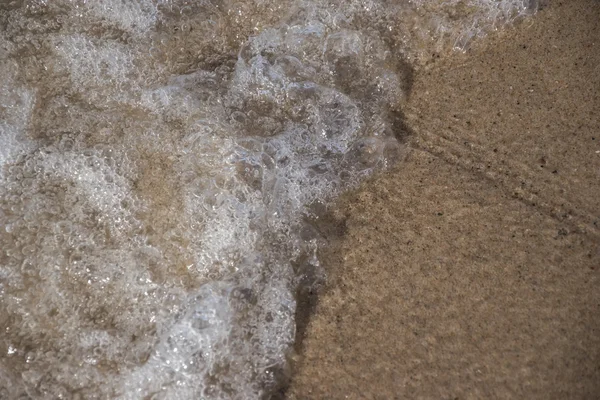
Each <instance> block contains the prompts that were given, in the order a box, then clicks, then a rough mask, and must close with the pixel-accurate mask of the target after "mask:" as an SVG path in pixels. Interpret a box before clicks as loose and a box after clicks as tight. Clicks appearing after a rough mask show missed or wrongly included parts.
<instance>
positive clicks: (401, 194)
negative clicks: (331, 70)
mask: <svg viewBox="0 0 600 400" xmlns="http://www.w3.org/2000/svg"><path fill="white" fill-rule="evenodd" d="M406 117H407V122H408V125H409V126H410V127H411V128H412V131H413V136H412V138H411V139H410V143H409V147H410V149H411V151H410V152H409V154H408V156H407V158H406V160H404V161H403V162H402V163H400V164H399V165H398V166H397V167H396V168H395V169H394V170H393V171H390V172H389V173H387V174H385V175H383V176H379V177H377V178H376V179H373V180H372V181H370V182H367V183H365V184H364V185H363V186H362V187H361V188H360V189H359V190H357V191H355V192H353V193H350V194H348V195H347V196H346V197H345V198H344V199H342V200H341V201H340V203H339V207H338V209H337V210H334V211H333V212H332V213H331V218H332V220H333V222H334V223H335V224H336V226H337V227H339V229H335V230H334V231H335V232H331V231H330V232H326V234H327V236H328V240H329V241H330V246H329V248H328V250H326V251H325V254H323V259H324V261H325V265H326V267H327V273H328V281H327V284H326V287H325V289H324V290H323V292H322V294H321V295H320V296H319V300H318V304H317V306H316V312H315V313H314V315H313V316H312V317H311V319H310V322H309V323H308V325H307V326H306V327H303V328H302V329H301V331H302V332H301V334H302V335H301V336H302V338H301V339H303V340H302V342H301V343H300V345H299V348H300V349H301V354H300V356H299V359H298V362H297V369H296V372H295V375H294V377H293V380H292V384H291V387H290V388H289V390H288V392H287V397H288V398H289V399H342V398H343V399H392V398H398V399H416V398H431V399H455V398H459V399H481V398H521V399H533V398H540V399H551V398H552V399H554V398H555V399H566V398H569V399H594V398H600V287H599V285H600V179H599V178H600V3H599V2H598V1H594V0H574V1H568V2H566V1H565V2H561V1H558V0H557V1H554V2H553V3H552V4H551V6H550V7H548V8H547V9H545V10H543V11H541V12H540V13H539V14H538V15H537V16H536V17H534V18H532V19H529V20H526V21H525V22H523V23H521V24H519V25H518V26H516V27H515V28H512V29H509V30H508V31H506V32H502V33H497V34H495V35H492V36H490V37H488V38H487V39H485V40H483V41H482V42H480V43H479V44H478V45H477V47H476V48H473V49H472V50H471V51H470V52H469V54H466V55H462V54H457V55H455V56H453V57H451V58H449V59H446V60H442V61H438V62H436V63H434V64H432V65H429V66H427V67H426V68H423V69H421V70H419V71H417V73H416V75H415V82H414V88H413V92H412V95H411V98H410V100H409V104H408V107H407V110H406Z"/></svg>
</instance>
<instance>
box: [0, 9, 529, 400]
mask: <svg viewBox="0 0 600 400" xmlns="http://www.w3.org/2000/svg"><path fill="white" fill-rule="evenodd" d="M530 11H531V10H530V9H529V7H528V5H527V2H525V1H521V0H502V1H491V0H460V1H454V0H452V1H433V0H418V1H406V2H392V1H385V0H379V1H375V0H370V1H369V0H353V1H328V2H326V1H320V0H314V1H270V0H248V1H241V2H234V1H228V0H203V1H186V0H172V1H169V0H139V1H122V0H55V1H46V0H23V1H8V2H3V3H2V4H0V26H2V28H1V31H0V75H1V76H2V77H3V80H2V82H0V163H1V169H0V183H1V185H0V241H1V243H2V251H1V252H0V303H1V304H2V307H1V308H0V326H1V327H2V329H3V330H2V333H1V335H0V398H3V399H4V398H6V399H17V398H19V399H20V398H23V399H25V398H31V399H108V398H120V399H121V398H122V399H198V398H211V399H254V398H262V397H265V396H269V395H270V394H271V393H273V392H274V391H276V390H279V389H280V388H281V387H282V385H284V384H285V381H286V379H287V378H288V376H289V362H288V359H289V355H290V352H291V349H292V345H293V343H294V340H295V321H294V317H295V312H296V300H297V299H296V298H295V293H296V289H297V287H298V285H299V283H300V282H301V281H303V280H304V281H306V276H305V273H306V271H316V272H313V274H316V275H315V276H312V277H311V279H313V280H315V279H316V280H318V279H320V278H319V276H321V275H322V273H323V272H322V271H321V269H320V265H319V260H318V258H317V249H318V247H319V246H320V245H322V243H321V242H322V238H321V237H320V236H319V234H318V233H317V230H315V229H314V228H312V226H311V223H310V222H309V220H310V219H311V218H312V219H315V218H318V217H319V216H320V212H319V211H317V210H320V209H323V207H324V206H326V205H327V204H328V202H329V201H330V200H331V199H333V198H335V196H336V195H337V194H339V193H340V192H341V191H343V190H346V189H348V188H351V187H353V186H355V185H356V184H358V183H359V182H360V181H361V180H362V179H364V177H366V176H369V175H370V174H372V173H373V172H374V171H377V170H381V169H384V168H387V167H388V166H389V165H391V164H392V163H394V162H395V161H396V160H398V158H399V157H400V156H401V154H402V153H403V152H404V147H403V146H404V144H403V143H402V142H401V140H399V138H400V137H401V136H402V134H401V132H399V131H398V130H399V129H400V127H401V124H399V123H398V121H399V119H401V108H402V104H403V103H404V102H405V101H406V98H407V95H408V93H409V90H410V81H411V73H412V66H415V65H416V66H418V65H422V64H425V63H427V62H428V60H430V59H431V57H433V56H432V54H434V55H435V54H436V53H437V54H439V53H440V52H444V51H449V50H451V49H452V48H459V49H464V48H466V47H467V46H468V44H469V43H470V41H471V40H472V39H473V38H475V37H477V36H478V35H481V34H483V33H485V32H487V31H489V30H491V29H495V28H497V27H499V26H501V25H502V24H504V23H507V22H510V21H513V20H514V19H515V18H518V17H519V16H521V15H525V14H527V13H528V12H530Z"/></svg>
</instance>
